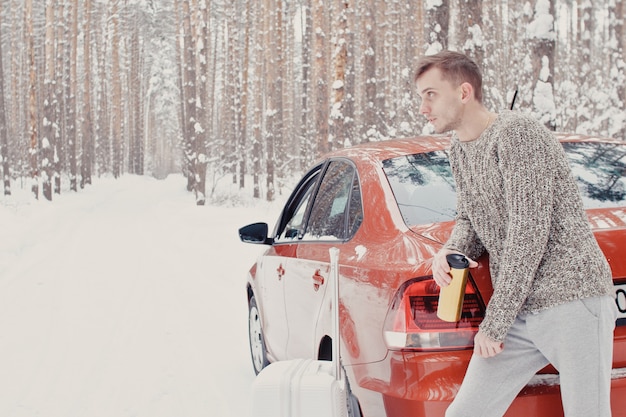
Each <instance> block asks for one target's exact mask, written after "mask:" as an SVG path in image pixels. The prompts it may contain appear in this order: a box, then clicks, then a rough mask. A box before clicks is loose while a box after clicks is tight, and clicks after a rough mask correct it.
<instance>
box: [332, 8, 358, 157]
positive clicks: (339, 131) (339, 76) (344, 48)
mask: <svg viewBox="0 0 626 417" xmlns="http://www.w3.org/2000/svg"><path fill="white" fill-rule="evenodd" d="M351 7H352V5H351V4H350V1H349V0H338V1H337V5H336V11H337V16H336V19H335V21H334V22H333V29H334V30H333V36H332V38H333V39H334V45H333V54H334V55H333V66H334V68H335V74H334V80H333V84H332V86H331V87H332V93H333V99H332V107H331V111H330V120H329V125H330V131H331V139H330V140H329V146H332V147H333V148H334V147H343V146H344V144H345V142H346V140H347V139H348V138H347V137H346V132H345V115H344V111H345V108H346V103H345V101H346V94H345V91H346V82H347V80H346V67H347V60H348V44H347V43H348V39H347V38H346V37H347V36H348V33H349V31H348V12H349V9H350V8H351ZM333 145H334V146H333Z"/></svg>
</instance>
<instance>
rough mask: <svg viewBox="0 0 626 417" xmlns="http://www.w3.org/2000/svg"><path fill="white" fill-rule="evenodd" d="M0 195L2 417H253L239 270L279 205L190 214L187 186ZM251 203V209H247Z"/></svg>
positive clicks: (127, 184)
mask: <svg viewBox="0 0 626 417" xmlns="http://www.w3.org/2000/svg"><path fill="white" fill-rule="evenodd" d="M29 188H30V187H29V186H27V185H26V184H23V189H20V184H19V183H15V184H14V185H13V193H14V195H13V196H10V197H5V196H0V230H1V231H2V239H0V352H2V354H1V355H0V369H1V370H2V371H1V372H0V392H1V393H2V394H1V395H0V415H1V416H11V417H21V416H25V417H36V416H44V417H98V416H102V417H110V416H115V417H123V416H137V417H141V416H145V417H161V416H162V417H171V416H185V417H193V416H203V417H206V416H216V417H217V416H220V417H230V416H237V417H240V416H245V415H248V407H249V401H248V399H249V390H250V386H251V383H252V381H253V379H254V372H253V371H252V365H251V362H250V357H249V351H248V338H247V303H246V295H245V279H246V273H247V270H248V268H249V267H250V265H251V264H252V263H253V262H254V260H255V259H256V257H257V256H258V254H259V253H260V251H261V250H262V249H263V248H262V247H261V246H256V245H246V244H243V243H241V242H240V241H239V239H238V236H237V229H238V228H239V227H240V226H243V225H245V224H248V223H252V222H255V221H267V222H269V223H270V226H273V222H274V220H275V218H276V216H277V215H278V210H279V207H280V203H279V202H276V203H272V204H269V203H263V202H260V203H255V202H253V201H252V199H251V198H250V199H248V200H244V201H243V202H244V203H245V204H242V205H241V206H235V207H215V206H213V207H212V206H201V207H199V206H196V205H195V204H194V197H193V195H192V193H189V192H187V191H185V180H184V178H183V177H182V176H170V177H168V178H167V179H166V180H162V181H157V180H155V179H153V178H148V177H138V176H124V177H122V178H120V179H118V180H114V179H108V178H104V179H95V182H94V185H92V186H89V187H87V188H86V189H84V190H81V191H80V192H78V193H70V192H64V193H63V194H61V195H60V196H58V195H55V196H54V198H55V200H54V201H53V202H47V201H45V200H43V201H36V200H34V199H33V198H32V197H31V195H30V193H29V192H28V191H27V190H28V189H29ZM244 206H247V207H244Z"/></svg>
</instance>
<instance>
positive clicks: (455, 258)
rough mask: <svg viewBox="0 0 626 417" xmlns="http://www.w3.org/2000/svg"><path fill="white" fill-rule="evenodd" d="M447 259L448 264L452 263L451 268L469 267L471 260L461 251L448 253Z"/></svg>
mask: <svg viewBox="0 0 626 417" xmlns="http://www.w3.org/2000/svg"><path fill="white" fill-rule="evenodd" d="M446 261H448V265H450V268H455V269H465V268H469V261H468V260H467V258H466V257H465V256H463V255H461V254H460V253H451V254H449V255H446Z"/></svg>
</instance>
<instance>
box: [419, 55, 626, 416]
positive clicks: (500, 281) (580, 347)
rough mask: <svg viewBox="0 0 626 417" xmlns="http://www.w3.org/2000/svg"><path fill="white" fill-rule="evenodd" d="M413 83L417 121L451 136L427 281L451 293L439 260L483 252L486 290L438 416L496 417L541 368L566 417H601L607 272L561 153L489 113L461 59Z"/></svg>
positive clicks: (524, 119)
mask: <svg viewBox="0 0 626 417" xmlns="http://www.w3.org/2000/svg"><path fill="white" fill-rule="evenodd" d="M415 80H416V84H417V89H418V93H419V95H420V97H421V99H422V103H421V106H420V112H421V113H422V114H423V115H424V116H426V118H427V119H428V121H429V122H430V123H431V124H432V126H433V127H434V129H435V132H437V133H443V132H452V145H451V149H450V164H451V167H452V171H453V174H454V177H455V181H456V188H457V218H456V223H455V226H454V229H453V231H452V233H451V236H450V238H449V240H448V242H447V243H446V244H445V245H444V247H443V248H442V249H441V251H440V252H439V253H438V254H437V255H436V256H435V257H434V259H433V263H432V271H433V277H434V279H435V281H436V282H437V284H439V285H440V286H446V285H448V283H449V282H450V280H451V277H450V275H449V274H448V272H449V266H448V265H447V263H446V259H445V256H446V254H448V253H453V252H454V253H463V254H465V255H466V256H467V257H468V258H469V259H470V267H475V266H477V263H476V262H475V261H474V260H473V259H476V257H478V256H480V255H481V254H482V253H483V252H487V253H488V254H489V268H490V273H491V279H492V283H493V288H494V292H493V295H492V297H491V300H490V302H489V305H488V306H487V311H486V314H485V319H484V320H483V322H482V323H481V325H480V329H479V331H478V333H477V335H476V337H475V339H474V355H472V359H471V361H470V364H469V367H468V370H467V373H466V375H465V379H464V380H463V384H462V386H461V388H460V390H459V392H458V394H457V396H456V398H455V400H454V401H453V402H452V404H451V405H450V406H449V408H448V410H447V412H446V416H448V417H453V416H467V417H481V416H502V415H503V414H504V413H505V412H506V410H507V409H508V407H509V405H510V404H511V402H512V401H513V400H514V398H515V397H516V395H517V394H518V393H519V391H520V390H521V389H522V388H523V387H524V386H525V385H526V384H527V383H528V381H529V380H530V379H531V378H532V377H533V375H535V373H536V372H537V371H539V370H540V369H541V368H543V367H544V366H546V365H547V364H548V363H552V364H553V365H554V366H555V368H556V369H557V370H558V371H559V374H560V384H561V396H562V401H563V408H564V411H565V416H566V417H578V416H581V417H582V416H584V417H592V416H602V417H607V416H610V415H611V410H610V401H609V400H610V382H611V363H612V353H613V330H614V327H615V320H616V313H617V312H616V308H615V303H614V300H613V299H612V294H613V286H612V280H611V270H610V267H609V265H608V263H607V261H606V259H605V258H604V256H603V254H602V252H601V250H600V248H599V246H598V244H597V242H596V240H595V238H594V236H593V234H592V232H591V228H590V226H589V223H588V221H587V218H586V215H585V212H584V210H583V206H582V200H581V197H580V195H579V192H578V188H577V185H576V183H575V180H574V178H573V176H572V174H571V171H570V168H569V165H568V162H567V160H566V157H565V154H564V151H563V149H562V147H561V145H560V144H559V143H558V141H557V140H556V138H555V137H554V135H552V134H551V133H550V132H549V131H548V130H547V129H546V128H545V127H544V126H542V125H541V124H540V123H538V122H537V121H536V120H533V119H532V118H530V117H528V116H525V115H521V114H517V113H514V112H511V111H503V112H501V113H500V114H495V113H492V112H490V111H489V110H487V109H486V108H485V106H484V105H483V103H482V77H481V73H480V70H479V68H478V66H477V65H476V64H475V63H474V62H473V61H472V60H471V59H469V58H468V57H467V56H465V55H463V54H460V53H456V52H450V51H444V52H441V53H439V54H437V55H433V56H427V57H424V58H422V59H421V61H420V62H419V64H418V69H417V73H416V77H415Z"/></svg>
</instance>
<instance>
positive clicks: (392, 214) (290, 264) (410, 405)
mask: <svg viewBox="0 0 626 417" xmlns="http://www.w3.org/2000/svg"><path fill="white" fill-rule="evenodd" d="M559 140H561V142H562V143H563V144H564V146H566V144H571V145H567V146H571V147H572V149H573V151H572V152H570V154H569V155H570V158H573V164H574V167H573V171H574V175H575V176H577V175H580V178H579V180H580V181H581V187H582V188H585V190H586V192H588V194H590V195H591V196H592V197H593V196H594V195H595V196H598V195H600V196H601V197H600V200H601V201H600V203H599V204H598V205H599V207H596V208H589V209H588V210H587V213H588V217H589V221H590V223H591V225H592V227H593V230H594V233H595V236H596V238H597V240H598V242H599V244H600V246H601V248H602V250H603V251H604V253H605V256H606V257H607V259H608V261H609V263H610V266H611V269H612V272H613V277H614V283H615V289H616V303H617V305H618V307H619V309H620V318H619V319H618V322H617V326H616V329H615V336H614V358H613V368H614V369H613V379H612V397H611V402H612V410H613V416H614V417H625V416H626V256H624V251H625V248H626V203H625V201H626V192H625V193H622V189H621V188H620V187H623V184H622V183H621V182H620V181H622V180H623V178H617V177H619V175H620V170H621V176H622V177H624V176H626V172H624V170H622V168H621V165H622V163H624V162H626V158H625V157H624V155H626V143H622V142H616V141H611V140H603V139H594V138H589V137H579V136H575V137H574V136H564V135H560V136H559ZM579 147H581V149H582V150H579ZM448 148H449V138H448V137H445V136H435V137H419V138H414V139H407V140H392V141H385V142H377V143H370V144H364V145H359V146H356V147H353V148H347V149H341V150H337V151H335V152H332V153H330V154H329V155H326V156H325V157H324V158H323V159H322V160H320V161H319V163H318V164H316V166H315V167H314V168H313V169H312V170H311V171H310V172H309V173H308V174H307V175H305V177H304V179H303V180H302V181H301V183H300V184H298V186H297V187H296V190H295V191H294V193H293V194H292V196H291V197H290V199H289V200H288V201H287V204H286V206H285V209H284V210H283V213H282V214H281V216H280V217H279V220H278V222H277V225H276V228H275V229H274V232H273V233H272V234H269V235H268V234H267V225H265V224H254V225H249V226H247V227H244V228H242V229H240V237H241V239H242V240H243V241H244V242H249V243H260V244H266V245H268V248H267V250H266V251H265V253H264V254H262V255H261V256H260V257H259V259H258V260H257V262H256V263H255V264H254V265H253V267H252V268H251V269H250V272H249V276H248V284H247V293H248V300H249V304H250V305H251V310H250V335H251V349H252V354H253V362H254V365H255V371H256V372H257V373H258V372H259V371H260V370H261V368H262V367H264V366H265V365H267V364H268V363H269V362H273V361H276V360H285V359H292V358H302V357H305V358H315V359H329V356H328V355H329V352H330V345H331V343H332V340H331V339H330V336H329V335H331V334H332V333H331V322H332V319H331V317H329V311H330V309H329V308H328V300H327V297H328V295H327V294H326V286H327V281H328V274H329V252H328V249H329V248H331V247H337V248H339V249H340V255H339V265H340V267H339V274H340V289H339V291H340V322H341V339H342V340H341V361H342V363H343V366H344V368H345V370H346V375H347V377H348V380H349V382H350V387H351V391H352V393H353V394H354V396H356V398H357V399H358V401H359V404H360V411H361V414H362V415H363V416H367V417H382V416H387V417H404V416H414V417H418V416H428V417H437V416H443V415H444V412H445V409H446V408H447V406H448V405H449V403H450V402H451V401H452V399H453V398H454V396H455V394H456V392H457V391H458V388H459V386H460V384H461V381H462V380H463V376H464V374H465V370H466V368H467V365H468V361H469V359H470V357H471V355H472V345H473V335H474V334H475V332H476V330H477V326H478V324H479V323H480V320H481V319H482V314H483V313H484V309H485V306H486V305H487V304H488V302H489V298H490V296H491V294H492V291H493V290H492V286H491V279H490V276H489V268H488V259H487V257H486V256H485V257H483V258H481V259H479V260H478V261H479V266H478V267H477V268H473V269H471V271H470V278H469V280H468V285H467V288H466V298H465V304H464V313H463V318H462V319H461V321H460V322H459V323H456V324H455V323H452V324H450V323H446V322H442V321H441V320H438V319H437V318H436V317H435V316H434V314H433V312H434V311H436V300H437V294H438V287H437V286H436V284H434V281H433V280H432V277H431V275H430V274H431V269H430V267H431V258H432V256H433V254H435V253H436V252H437V251H438V250H439V249H440V248H441V246H442V244H443V243H444V242H446V240H447V238H448V236H449V234H450V232H451V229H452V227H453V213H452V214H450V211H451V210H452V211H453V210H454V198H453V197H454V184H450V183H449V182H450V181H449V180H450V177H449V176H448V175H447V174H446V175H442V176H441V178H443V179H441V178H439V179H438V180H437V181H435V182H429V181H430V180H428V178H426V177H429V176H430V177H433V178H434V177H436V176H437V175H439V173H441V172H443V171H445V170H446V169H449V165H446V164H447V159H446V155H447V154H446V150H447V149H448ZM596 148H597V149H596ZM607 149H610V150H611V152H613V154H614V155H616V156H614V157H611V159H610V160H611V161H612V162H611V163H615V161H616V160H617V168H615V167H613V168H610V169H604V166H603V165H602V163H601V162H598V161H603V159H602V158H603V157H602V156H601V155H604V154H606V152H607V151H606V150H607ZM423 155H427V156H428V159H427V162H425V163H424V165H423V167H426V168H420V169H419V170H417V171H416V172H412V171H411V172H409V171H408V170H410V169H411V164H413V165H415V164H417V163H421V162H419V161H422V159H423V158H422V156H423ZM407 156H411V157H410V158H408V157H407ZM618 157H619V158H618ZM397 158H399V159H397ZM407 158H408V159H407ZM332 161H335V162H336V163H335V164H334V165H329V162H332ZM389 161H392V162H389ZM393 161H403V162H402V163H398V164H395V163H394V162H393ZM406 161H408V162H406ZM416 161H417V162H416ZM577 161H578V162H577ZM429 164H430V165H429ZM343 165H345V167H348V168H345V167H344V168H336V167H337V166H343ZM331 166H332V167H333V168H336V169H335V171H338V172H340V173H343V175H344V176H345V177H346V178H348V177H349V176H350V175H351V174H350V173H349V171H350V169H349V168H350V167H351V169H352V170H353V174H352V182H351V183H350V179H349V178H348V179H346V180H345V181H344V182H345V183H346V184H349V185H348V187H349V190H350V191H349V193H348V195H346V196H339V197H338V195H339V194H332V193H331V191H332V189H333V188H332V187H333V186H334V185H333V183H332V181H331V180H330V179H332V178H334V181H335V182H337V181H339V180H338V179H336V178H335V177H333V176H332V175H331V171H332V170H331V168H329V167H331ZM446 166H447V167H448V168H446ZM585 167H589V168H590V170H591V171H592V174H589V173H588V172H587V171H585V170H586V169H587V168H585ZM342 169H344V171H342ZM418 171H419V172H418ZM616 173H617V174H616ZM326 175H328V178H329V179H328V182H329V185H328V187H326V188H324V187H325V186H323V185H322V186H320V178H323V177H324V176H326ZM590 175H591V176H592V177H593V178H591V177H590ZM339 176H340V175H339ZM420 176H421V177H422V178H421V179H420V178H418V177H420ZM442 181H443V182H442ZM408 182H413V183H415V184H419V186H418V187H417V190H418V191H419V193H417V194H418V195H401V194H402V193H403V192H404V191H402V189H403V187H404V186H405V185H406V184H408ZM424 184H425V185H424ZM442 184H444V185H442ZM625 184H626V182H625ZM335 188H337V187H335ZM344 188H345V187H344ZM443 188H446V189H449V190H448V191H450V192H449V193H448V194H447V196H444V197H441V198H439V197H438V193H439V190H442V189H443ZM582 188H581V189H582ZM407 189H408V190H412V188H411V187H408V188H407ZM329 190H330V191H329ZM307 193H308V194H307ZM413 194H415V190H414V191H413ZM622 197H624V198H622ZM333 198H334V199H333ZM316 199H319V200H320V201H325V200H328V201H326V202H325V203H324V204H326V205H327V206H329V208H328V207H327V208H326V211H325V212H324V210H323V209H319V210H318V209H317V208H316V207H314V205H313V203H312V202H313V201H314V200H316ZM359 199H360V204H361V209H360V213H359V212H357V211H358V210H356V208H354V207H353V204H354V206H356V205H358V204H359V203H358V200H359ZM344 202H346V205H345V207H343V211H342V204H343V203H344ZM421 202H424V203H423V204H424V205H426V206H427V207H421V206H422V203H421ZM413 204H414V205H415V206H420V207H408V206H409V205H413ZM320 205H323V203H322V202H320ZM439 206H442V207H441V209H440V208H439ZM443 206H445V207H443ZM433 207H434V208H433ZM318 211H319V213H318ZM334 211H338V212H339V213H341V216H343V226H341V227H340V228H339V230H340V232H337V233H334V234H333V233H331V232H326V231H324V230H325V229H324V228H323V227H322V226H320V222H321V223H323V222H324V221H326V220H329V219H330V218H332V217H333V216H334V215H335V214H336V213H334ZM434 211H438V212H439V214H442V213H443V214H445V216H440V215H434V216H433V217H432V218H431V217H429V213H430V212H434ZM411 213H416V214H415V216H414V217H415V218H416V219H417V221H412V220H411V217H412V216H413V214H411ZM422 213H424V215H422ZM320 219H321V220H320ZM410 220H411V221H410ZM309 229H311V230H317V231H316V232H315V233H314V232H309ZM563 325H565V326H567V325H568V323H563ZM356 415H358V414H356ZM562 415H563V410H562V406H561V400H560V392H559V385H558V375H557V372H556V371H555V370H554V369H553V368H552V367H550V366H549V367H547V368H546V369H544V370H542V371H541V372H540V373H539V374H538V375H536V376H535V377H534V378H533V380H532V381H531V382H530V383H529V385H528V386H526V387H525V388H524V389H523V390H522V391H521V393H520V394H519V395H518V397H517V398H516V400H515V401H514V402H513V404H512V405H511V407H510V409H509V410H508V412H507V414H506V416H509V417H513V416H519V417H522V416H523V417H528V416H536V417H555V416H562Z"/></svg>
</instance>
